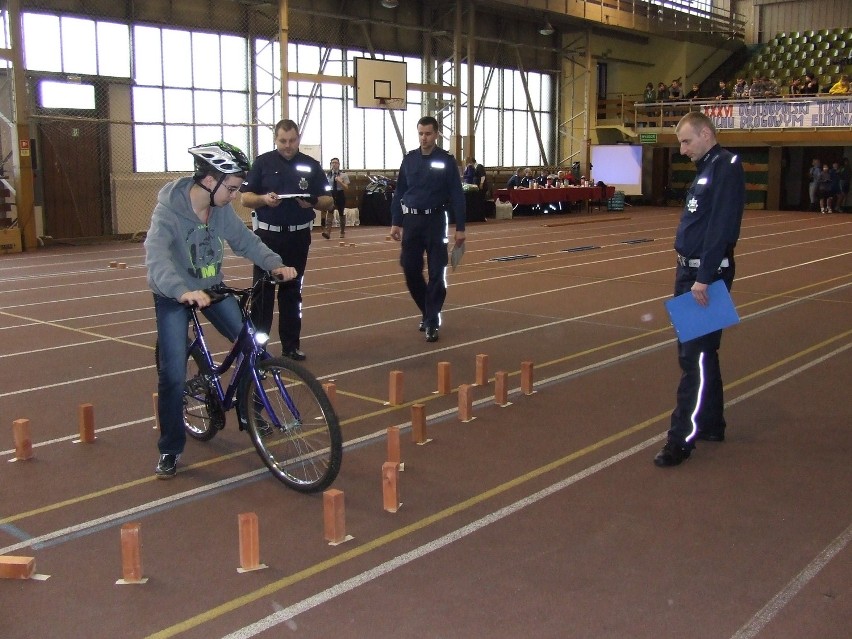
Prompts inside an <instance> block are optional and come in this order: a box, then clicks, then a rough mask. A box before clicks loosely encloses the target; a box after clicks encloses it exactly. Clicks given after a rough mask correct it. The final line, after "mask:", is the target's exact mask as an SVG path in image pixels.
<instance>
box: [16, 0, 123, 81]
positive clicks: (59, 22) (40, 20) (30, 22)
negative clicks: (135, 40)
mask: <svg viewBox="0 0 852 639" xmlns="http://www.w3.org/2000/svg"><path fill="white" fill-rule="evenodd" d="M23 37H24V62H25V64H26V65H27V70H28V71H48V72H55V73H68V74H73V75H102V76H111V77H118V78H128V77H130V30H129V28H128V27H127V25H124V24H117V23H113V22H102V21H97V20H87V19H84V18H74V17H67V16H65V17H59V16H55V15H47V14H41V13H24V16H23Z"/></svg>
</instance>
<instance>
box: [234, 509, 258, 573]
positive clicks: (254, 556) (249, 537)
mask: <svg viewBox="0 0 852 639" xmlns="http://www.w3.org/2000/svg"><path fill="white" fill-rule="evenodd" d="M237 522H238V523H239V529H240V568H241V569H242V570H257V569H258V568H260V528H259V525H258V521H257V513H240V514H239V515H237Z"/></svg>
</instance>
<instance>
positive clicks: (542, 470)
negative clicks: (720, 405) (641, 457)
mask: <svg viewBox="0 0 852 639" xmlns="http://www.w3.org/2000/svg"><path fill="white" fill-rule="evenodd" d="M849 335H852V330H849V331H846V332H844V333H842V334H840V335H836V336H834V337H831V338H829V339H826V340H824V341H822V342H820V343H818V344H814V345H812V346H810V347H808V348H806V349H804V350H802V351H800V352H798V353H796V354H794V355H791V356H789V357H785V358H784V359H782V360H779V361H777V362H775V363H773V364H770V365H768V366H765V367H764V368H762V369H760V370H759V371H755V372H754V373H752V374H750V375H747V376H745V377H743V378H740V379H738V380H736V381H735V382H733V383H731V384H728V385H726V389H728V388H733V387H735V386H739V385H740V384H743V383H745V382H746V381H748V380H750V379H753V378H754V377H757V376H759V375H765V374H767V373H769V372H771V371H773V370H775V369H776V368H778V367H780V366H783V365H784V364H786V363H788V362H790V361H792V360H794V359H797V358H799V357H802V356H804V355H806V354H809V353H812V352H813V351H815V350H818V349H820V348H824V347H826V346H828V345H829V344H831V343H833V342H836V341H838V340H842V339H844V338H846V337H847V336H849ZM669 415H670V411H665V412H663V413H660V414H658V415H655V416H654V417H651V418H649V419H646V420H645V421H642V422H640V423H638V424H635V425H633V426H631V427H629V428H626V429H624V430H622V431H620V432H618V433H615V434H613V435H610V436H609V437H605V438H603V439H601V440H599V441H597V442H595V443H594V444H590V445H589V446H586V447H584V448H581V449H580V450H577V451H575V452H573V453H571V454H569V455H566V456H564V457H561V458H559V459H557V460H554V461H552V462H550V463H547V464H545V465H543V466H539V467H538V468H536V469H534V470H531V471H530V472H528V473H526V474H524V475H520V476H518V477H515V478H514V479H511V480H509V481H507V482H504V483H502V484H500V485H498V486H495V487H494V488H491V489H489V490H486V491H484V492H482V493H479V494H478V495H474V496H473V497H470V498H469V499H466V500H464V501H461V502H459V503H457V504H454V505H453V506H450V507H448V508H444V509H443V510H440V511H438V512H436V513H434V514H432V515H429V516H427V517H424V518H423V519H420V520H419V521H416V522H413V523H411V524H409V525H407V526H403V527H402V528H399V529H397V530H395V531H393V532H390V533H387V534H386V535H382V536H381V537H377V538H376V539H374V540H372V541H368V542H366V543H364V544H361V545H360V546H357V547H355V548H352V549H351V550H349V551H346V552H344V553H341V554H340V555H337V556H336V557H332V558H330V559H326V560H325V561H321V562H319V563H317V564H314V565H313V566H309V567H307V568H305V569H304V570H300V571H298V572H296V573H293V574H292V575H288V576H286V577H283V578H282V579H279V580H277V581H274V582H272V583H270V584H267V585H266V586H264V587H262V588H258V589H257V590H254V591H252V592H249V593H247V594H245V595H242V596H240V597H236V598H235V599H232V600H230V601H227V602H225V603H223V604H220V605H219V606H216V607H214V608H211V609H210V610H207V611H205V612H203V613H200V614H198V615H195V616H193V617H190V618H189V619H186V620H184V621H182V622H180V623H177V624H175V625H172V626H169V627H168V628H164V629H163V630H160V631H159V632H156V633H153V634H151V635H148V637H147V638H146V639H167V638H169V637H174V636H176V635H179V634H181V633H183V632H186V631H188V630H191V629H192V628H196V627H198V626H200V625H203V624H205V623H208V622H210V621H212V620H214V619H216V618H218V617H221V616H222V615H225V614H227V613H229V612H233V611H234V610H238V609H239V608H241V607H243V606H246V605H249V604H252V603H254V602H256V601H258V600H260V599H263V598H264V597H268V596H270V595H273V594H275V593H276V592H278V591H280V590H283V589H284V588H288V587H289V586H292V585H294V584H296V583H299V582H301V581H304V580H305V579H308V578H310V577H313V576H315V575H318V574H320V573H322V572H325V571H326V570H329V569H331V568H334V567H337V566H339V565H341V564H343V563H346V562H347V561H350V560H352V559H355V558H357V557H360V556H362V555H364V554H366V553H368V552H370V551H372V550H375V549H377V548H381V547H382V546H386V545H387V544H390V543H392V542H394V541H398V540H399V539H402V538H403V537H406V536H408V535H411V534H413V533H415V532H418V531H420V530H423V529H424V528H427V527H429V526H431V525H432V524H435V523H437V522H440V521H442V520H444V519H447V518H448V517H451V516H453V515H456V514H458V513H461V512H463V511H465V510H467V509H469V508H471V507H473V506H475V505H477V504H480V503H482V502H485V501H487V500H489V499H491V498H493V497H496V496H498V495H501V494H502V493H505V492H507V491H509V490H511V489H513V488H516V487H518V486H520V485H522V484H524V483H526V482H529V481H531V480H533V479H536V478H538V477H540V476H542V475H544V474H546V473H549V472H551V471H553V470H556V469H558V468H560V467H562V466H564V465H566V464H568V463H570V462H573V461H576V460H577V459H579V458H581V457H584V456H586V455H588V454H590V453H593V452H595V451H597V450H599V449H601V448H603V447H605V446H607V445H609V444H612V443H614V442H617V441H619V440H621V439H624V438H625V437H627V436H629V435H632V434H634V433H637V432H639V431H641V430H644V429H645V428H648V427H649V426H652V425H654V424H656V423H657V422H660V421H662V420H664V419H666V418H667V417H668V416H669Z"/></svg>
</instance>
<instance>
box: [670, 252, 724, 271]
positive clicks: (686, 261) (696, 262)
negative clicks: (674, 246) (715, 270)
mask: <svg viewBox="0 0 852 639" xmlns="http://www.w3.org/2000/svg"><path fill="white" fill-rule="evenodd" d="M677 263H678V264H680V265H681V266H688V267H689V268H698V267H699V266H701V260H700V259H698V258H697V257H693V258H689V257H684V256H683V255H681V254H680V253H678V254H677ZM730 265H731V262H730V260H728V258H727V257H726V258H724V259H722V262H721V263H720V264H719V268H728V267H729V266H730Z"/></svg>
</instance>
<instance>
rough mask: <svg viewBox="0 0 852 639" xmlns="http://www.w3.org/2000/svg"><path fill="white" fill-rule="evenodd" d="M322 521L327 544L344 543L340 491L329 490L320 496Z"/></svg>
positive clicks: (343, 511) (344, 531) (342, 506)
mask: <svg viewBox="0 0 852 639" xmlns="http://www.w3.org/2000/svg"><path fill="white" fill-rule="evenodd" d="M322 520H323V528H324V529H325V540H326V541H327V542H329V543H330V544H339V543H341V542H343V541H346V512H345V510H344V503H343V491H342V490H337V489H336V488H329V489H328V490H326V491H325V492H324V493H323V494H322Z"/></svg>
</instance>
